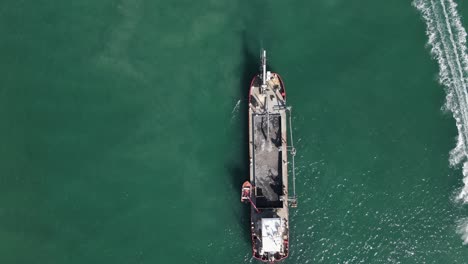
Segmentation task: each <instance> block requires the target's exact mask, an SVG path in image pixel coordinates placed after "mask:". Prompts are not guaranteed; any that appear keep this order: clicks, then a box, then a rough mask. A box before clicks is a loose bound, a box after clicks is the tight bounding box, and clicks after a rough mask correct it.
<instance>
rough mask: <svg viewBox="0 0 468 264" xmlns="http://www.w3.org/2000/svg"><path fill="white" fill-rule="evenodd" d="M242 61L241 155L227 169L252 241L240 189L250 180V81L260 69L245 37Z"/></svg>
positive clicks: (239, 216)
mask: <svg viewBox="0 0 468 264" xmlns="http://www.w3.org/2000/svg"><path fill="white" fill-rule="evenodd" d="M241 57H242V62H241V64H240V71H239V72H240V78H239V89H240V93H239V94H240V96H241V99H242V104H241V107H240V109H239V118H238V122H239V124H238V125H236V126H234V127H233V128H234V129H236V130H238V131H234V133H235V134H238V135H241V136H239V137H236V139H238V140H240V141H239V142H235V143H233V144H236V145H237V144H239V145H238V147H239V149H240V151H239V153H240V155H239V156H238V157H231V158H232V160H231V161H230V162H229V163H228V164H227V170H228V174H229V177H230V178H231V179H230V180H231V186H232V188H234V193H236V194H238V195H237V197H236V199H235V200H236V201H239V202H238V203H237V205H235V206H236V207H238V208H239V210H234V211H235V214H236V215H235V217H236V218H237V219H238V223H239V225H240V226H241V230H242V237H243V239H244V240H245V241H246V242H248V243H249V244H250V243H251V236H250V205H248V204H242V203H240V191H241V187H242V184H243V183H244V182H245V181H248V180H249V173H250V171H249V145H248V141H249V135H248V104H249V103H248V100H249V89H250V87H249V86H250V81H251V80H252V78H253V76H255V74H257V73H258V71H259V62H260V61H259V58H260V57H259V54H255V53H252V52H250V51H249V48H248V45H247V43H246V41H245V38H244V43H243V45H242V51H241Z"/></svg>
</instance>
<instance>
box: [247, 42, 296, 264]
mask: <svg viewBox="0 0 468 264" xmlns="http://www.w3.org/2000/svg"><path fill="white" fill-rule="evenodd" d="M266 68H267V65H266V51H265V50H263V51H262V54H261V68H260V73H258V74H257V75H255V76H254V77H253V79H252V81H251V83H250V92H249V118H248V122H249V126H248V127H249V158H250V181H246V182H244V184H243V185H242V189H241V202H244V203H247V204H250V207H251V210H250V211H251V213H250V214H251V222H250V225H251V235H252V251H253V257H254V258H256V259H258V260H261V261H263V262H269V263H273V262H277V261H280V260H282V259H285V258H287V257H288V255H289V248H290V245H289V241H290V235H289V227H290V225H289V207H296V206H297V198H296V191H295V187H296V186H295V178H296V177H295V167H294V156H295V154H296V150H295V148H294V145H293V137H292V129H291V128H292V125H291V109H292V108H291V107H289V106H287V105H286V90H285V87H284V84H283V80H282V79H281V77H280V75H279V74H277V73H274V72H270V71H267V69H266ZM288 127H289V132H288ZM288 135H289V139H290V141H289V143H290V145H288V140H287V137H288ZM288 157H290V161H288ZM288 165H289V166H290V168H289V169H290V172H291V174H292V176H293V177H292V180H291V182H292V195H289V187H288V185H289V181H288V172H289V171H288Z"/></svg>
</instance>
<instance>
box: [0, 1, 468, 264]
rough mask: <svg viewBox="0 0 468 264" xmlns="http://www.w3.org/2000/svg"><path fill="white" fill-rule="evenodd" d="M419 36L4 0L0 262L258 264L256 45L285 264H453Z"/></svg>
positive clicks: (313, 23)
mask: <svg viewBox="0 0 468 264" xmlns="http://www.w3.org/2000/svg"><path fill="white" fill-rule="evenodd" d="M459 13H460V14H461V15H462V17H463V16H464V17H466V16H467V15H468V6H467V5H466V4H462V5H460V6H459ZM462 22H463V23H464V24H466V23H465V21H464V20H463V19H462ZM426 26H427V25H426V23H425V21H424V20H423V18H422V17H421V13H420V12H419V11H418V10H417V9H416V8H415V7H413V6H412V5H411V2H410V1H375V0H374V1H370V0H364V1H360V2H359V3H354V2H352V1H344V0H342V1H339V0H336V1H329V0H328V1H325V0H321V1H313V2H310V1H297V2H295V3H294V4H291V3H289V2H284V1H250V2H236V1H196V2H195V1H179V0H178V1H145V0H141V1H137V0H134V1H125V0H124V1H117V2H116V1H99V2H96V1H80V2H76V3H67V2H57V3H51V2H47V1H34V2H30V3H26V2H20V1H4V2H3V3H2V5H1V8H0V33H1V35H2V38H1V39H0V58H2V59H1V60H0V70H1V72H2V73H3V74H2V78H0V120H2V122H1V123H0V140H1V142H0V146H1V147H0V188H1V189H0V262H1V263H31V262H34V263H100V264H102V263H251V262H252V263H254V262H255V261H253V260H252V259H251V252H250V250H251V249H250V239H249V237H248V221H249V220H248V217H249V216H248V214H247V211H246V208H245V207H244V205H242V204H241V203H239V195H240V184H241V183H242V182H243V181H244V180H246V179H247V178H248V160H247V157H246V151H247V140H246V111H245V110H246V107H247V104H246V100H245V99H246V91H247V89H248V84H249V81H250V78H251V76H252V75H254V74H255V73H256V71H257V65H258V54H259V50H260V48H261V47H263V48H266V49H267V50H268V52H269V66H270V68H271V69H273V70H275V71H277V72H279V73H280V74H281V75H282V77H283V79H284V82H285V85H286V89H287V92H288V102H289V104H290V105H292V106H293V122H294V123H293V129H294V136H295V139H296V142H295V143H296V144H295V145H296V148H297V150H298V155H297V159H296V166H297V167H298V168H297V169H298V170H297V178H298V179H297V192H298V195H299V207H298V208H297V209H292V210H291V214H292V217H291V226H292V231H291V255H290V257H289V258H288V259H287V260H286V261H285V262H284V263H465V262H466V259H468V248H467V247H466V246H464V245H463V240H462V235H463V234H462V233H460V232H458V233H457V230H458V229H459V226H460V221H463V219H465V218H466V217H468V209H467V207H466V206H464V205H463V203H462V202H457V201H456V199H455V197H456V196H457V195H458V194H459V193H460V190H461V188H462V187H463V182H462V178H463V174H462V171H461V165H456V166H454V167H450V166H449V160H450V156H449V152H450V151H451V150H452V149H453V148H454V147H455V146H456V143H457V135H458V133H459V132H458V131H457V127H456V124H455V120H454V118H453V117H452V115H451V113H450V112H449V111H445V112H444V111H443V110H441V108H442V107H443V105H444V103H445V96H446V92H445V91H444V88H443V85H441V84H439V83H438V73H439V63H438V61H437V60H436V59H433V58H434V56H433V55H431V54H430V52H429V51H430V46H429V45H426V43H427V42H428V36H427V35H426V32H425V31H426Z"/></svg>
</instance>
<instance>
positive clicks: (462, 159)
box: [413, 0, 468, 203]
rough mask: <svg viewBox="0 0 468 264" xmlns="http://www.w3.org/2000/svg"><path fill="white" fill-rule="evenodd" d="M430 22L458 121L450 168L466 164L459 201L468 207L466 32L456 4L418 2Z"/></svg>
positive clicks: (432, 0) (431, 42)
mask: <svg viewBox="0 0 468 264" xmlns="http://www.w3.org/2000/svg"><path fill="white" fill-rule="evenodd" d="M413 5H414V6H415V7H416V8H417V9H418V10H419V11H420V12H421V14H422V17H423V19H424V21H425V22H426V27H427V29H426V33H427V35H428V37H429V41H428V45H429V46H430V47H431V54H432V55H433V56H434V58H435V59H436V60H437V61H438V64H439V82H440V83H441V84H442V85H443V86H444V87H445V90H446V92H447V96H446V105H445V108H446V109H447V110H450V111H451V112H452V114H453V117H454V118H455V120H456V125H457V129H458V140H457V145H456V147H455V148H454V149H453V150H452V151H451V152H450V165H451V166H456V165H458V164H461V163H463V175H464V177H463V182H464V187H463V188H462V190H461V191H460V193H459V194H458V196H457V200H460V201H462V202H463V203H468V144H467V142H468V130H467V128H468V91H467V76H468V56H467V53H466V31H465V29H464V28H463V26H462V23H461V19H460V15H459V14H458V12H457V10H456V7H457V5H456V3H455V2H453V0H439V1H436V0H415V1H414V2H413Z"/></svg>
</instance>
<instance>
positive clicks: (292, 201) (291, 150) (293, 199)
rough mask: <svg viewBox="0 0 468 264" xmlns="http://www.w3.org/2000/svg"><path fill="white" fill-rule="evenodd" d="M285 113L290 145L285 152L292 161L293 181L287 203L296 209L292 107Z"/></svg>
mask: <svg viewBox="0 0 468 264" xmlns="http://www.w3.org/2000/svg"><path fill="white" fill-rule="evenodd" d="M286 110H287V112H289V114H288V116H289V136H290V138H291V141H290V143H291V145H290V146H287V151H288V152H289V153H290V154H291V160H292V164H291V165H292V168H291V169H292V175H293V180H292V185H293V188H292V196H291V197H288V202H289V203H290V205H291V207H297V196H296V165H295V161H294V157H295V156H296V148H294V140H293V130H292V121H291V116H292V107H291V106H288V107H286Z"/></svg>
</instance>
